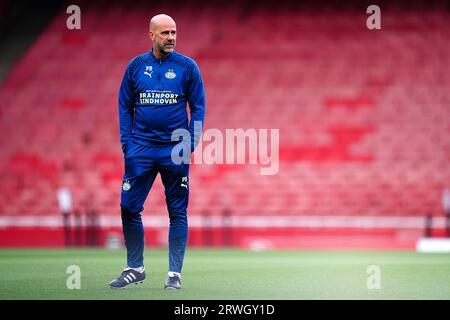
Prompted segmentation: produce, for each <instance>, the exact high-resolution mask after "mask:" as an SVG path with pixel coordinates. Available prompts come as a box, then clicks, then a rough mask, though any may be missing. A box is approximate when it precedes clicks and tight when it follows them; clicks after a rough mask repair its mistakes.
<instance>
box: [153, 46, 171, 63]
mask: <svg viewBox="0 0 450 320" xmlns="http://www.w3.org/2000/svg"><path fill="white" fill-rule="evenodd" d="M174 52H175V51H173V52H171V53H169V54H168V55H167V56H165V57H164V58H162V59H159V58H156V57H155V55H154V54H153V48H152V49H151V50H150V51H149V52H148V55H149V57H150V60H151V61H153V62H160V61H165V60H167V59H169V58H170V57H171V56H172V54H173V53H174Z"/></svg>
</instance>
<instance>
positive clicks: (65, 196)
mask: <svg viewBox="0 0 450 320" xmlns="http://www.w3.org/2000/svg"><path fill="white" fill-rule="evenodd" d="M57 198H58V206H59V210H60V212H61V214H62V217H63V229H64V245H65V246H66V247H70V246H71V245H72V242H71V234H70V213H71V211H72V194H71V192H70V190H69V189H68V188H60V189H59V190H58V192H57Z"/></svg>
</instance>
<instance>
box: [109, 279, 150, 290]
mask: <svg viewBox="0 0 450 320" xmlns="http://www.w3.org/2000/svg"><path fill="white" fill-rule="evenodd" d="M133 283H134V284H142V283H144V280H142V281H136V282H132V283H129V284H127V285H126V286H124V287H113V286H109V288H110V289H125V288H126V287H128V286H129V285H130V284H133Z"/></svg>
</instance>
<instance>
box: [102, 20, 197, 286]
mask: <svg viewBox="0 0 450 320" xmlns="http://www.w3.org/2000/svg"><path fill="white" fill-rule="evenodd" d="M149 36H150V39H151V41H152V44H153V47H152V49H151V50H150V51H149V52H146V53H144V54H141V55H139V56H137V57H135V58H134V59H132V60H131V61H130V63H129V64H128V67H127V69H126V71H125V75H124V77H123V80H122V84H121V86H120V90H119V123H120V143H121V145H122V150H123V153H124V158H125V175H124V177H123V182H122V192H121V202H120V206H121V212H122V229H123V234H124V238H125V246H126V249H127V267H126V268H125V269H124V270H123V272H122V274H121V275H120V276H119V277H118V278H117V279H115V280H113V281H111V282H110V283H109V286H110V287H111V288H123V287H125V286H127V285H129V284H131V283H142V282H143V280H144V279H145V267H144V227H143V224H142V219H141V212H142V211H143V210H144V207H143V205H144V202H145V200H146V198H147V196H148V194H149V192H150V189H151V187H152V184H153V182H154V180H155V178H156V176H157V174H158V173H159V174H160V175H161V180H162V182H163V185H164V189H165V196H166V204H167V209H168V213H169V220H170V225H169V239H168V240H169V270H168V275H167V278H166V281H165V283H164V288H165V289H180V288H181V269H182V266H183V259H184V253H185V249H186V242H187V234H188V223H187V206H188V198H189V161H182V162H181V163H180V162H179V161H174V160H173V155H172V152H173V150H174V149H175V147H176V146H179V144H180V143H181V142H180V139H174V138H173V137H174V131H177V132H178V131H179V130H180V129H181V130H185V132H187V133H188V134H187V135H188V136H189V137H192V139H189V145H188V146H187V148H186V149H187V152H185V151H182V152H181V153H184V154H183V156H186V154H187V157H185V159H186V158H187V159H190V152H193V151H194V149H195V146H196V145H197V144H198V142H199V139H200V135H201V128H203V122H204V117H205V93H204V87H203V81H202V77H201V75H200V71H199V69H198V66H197V64H196V63H195V61H194V60H192V59H191V58H188V57H186V56H183V55H181V54H179V53H177V52H175V45H176V38H177V30H176V24H175V21H174V20H173V19H172V18H171V17H169V16H167V15H164V14H160V15H157V16H154V17H153V18H152V19H151V21H150V31H149ZM187 105H189V109H190V116H191V119H190V120H189V119H188V114H187V108H186V106H187ZM194 124H195V125H194ZM194 128H195V129H196V130H194ZM198 128H200V130H198ZM185 142H186V141H184V143H185ZM186 149H183V150H186Z"/></svg>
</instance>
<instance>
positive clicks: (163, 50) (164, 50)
mask: <svg viewBox="0 0 450 320" xmlns="http://www.w3.org/2000/svg"><path fill="white" fill-rule="evenodd" d="M167 44H171V45H172V47H171V48H166V47H165V45H164V44H163V45H160V46H158V51H159V53H160V54H161V55H167V54H169V53H171V52H173V51H174V50H175V42H173V43H166V45H167Z"/></svg>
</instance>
